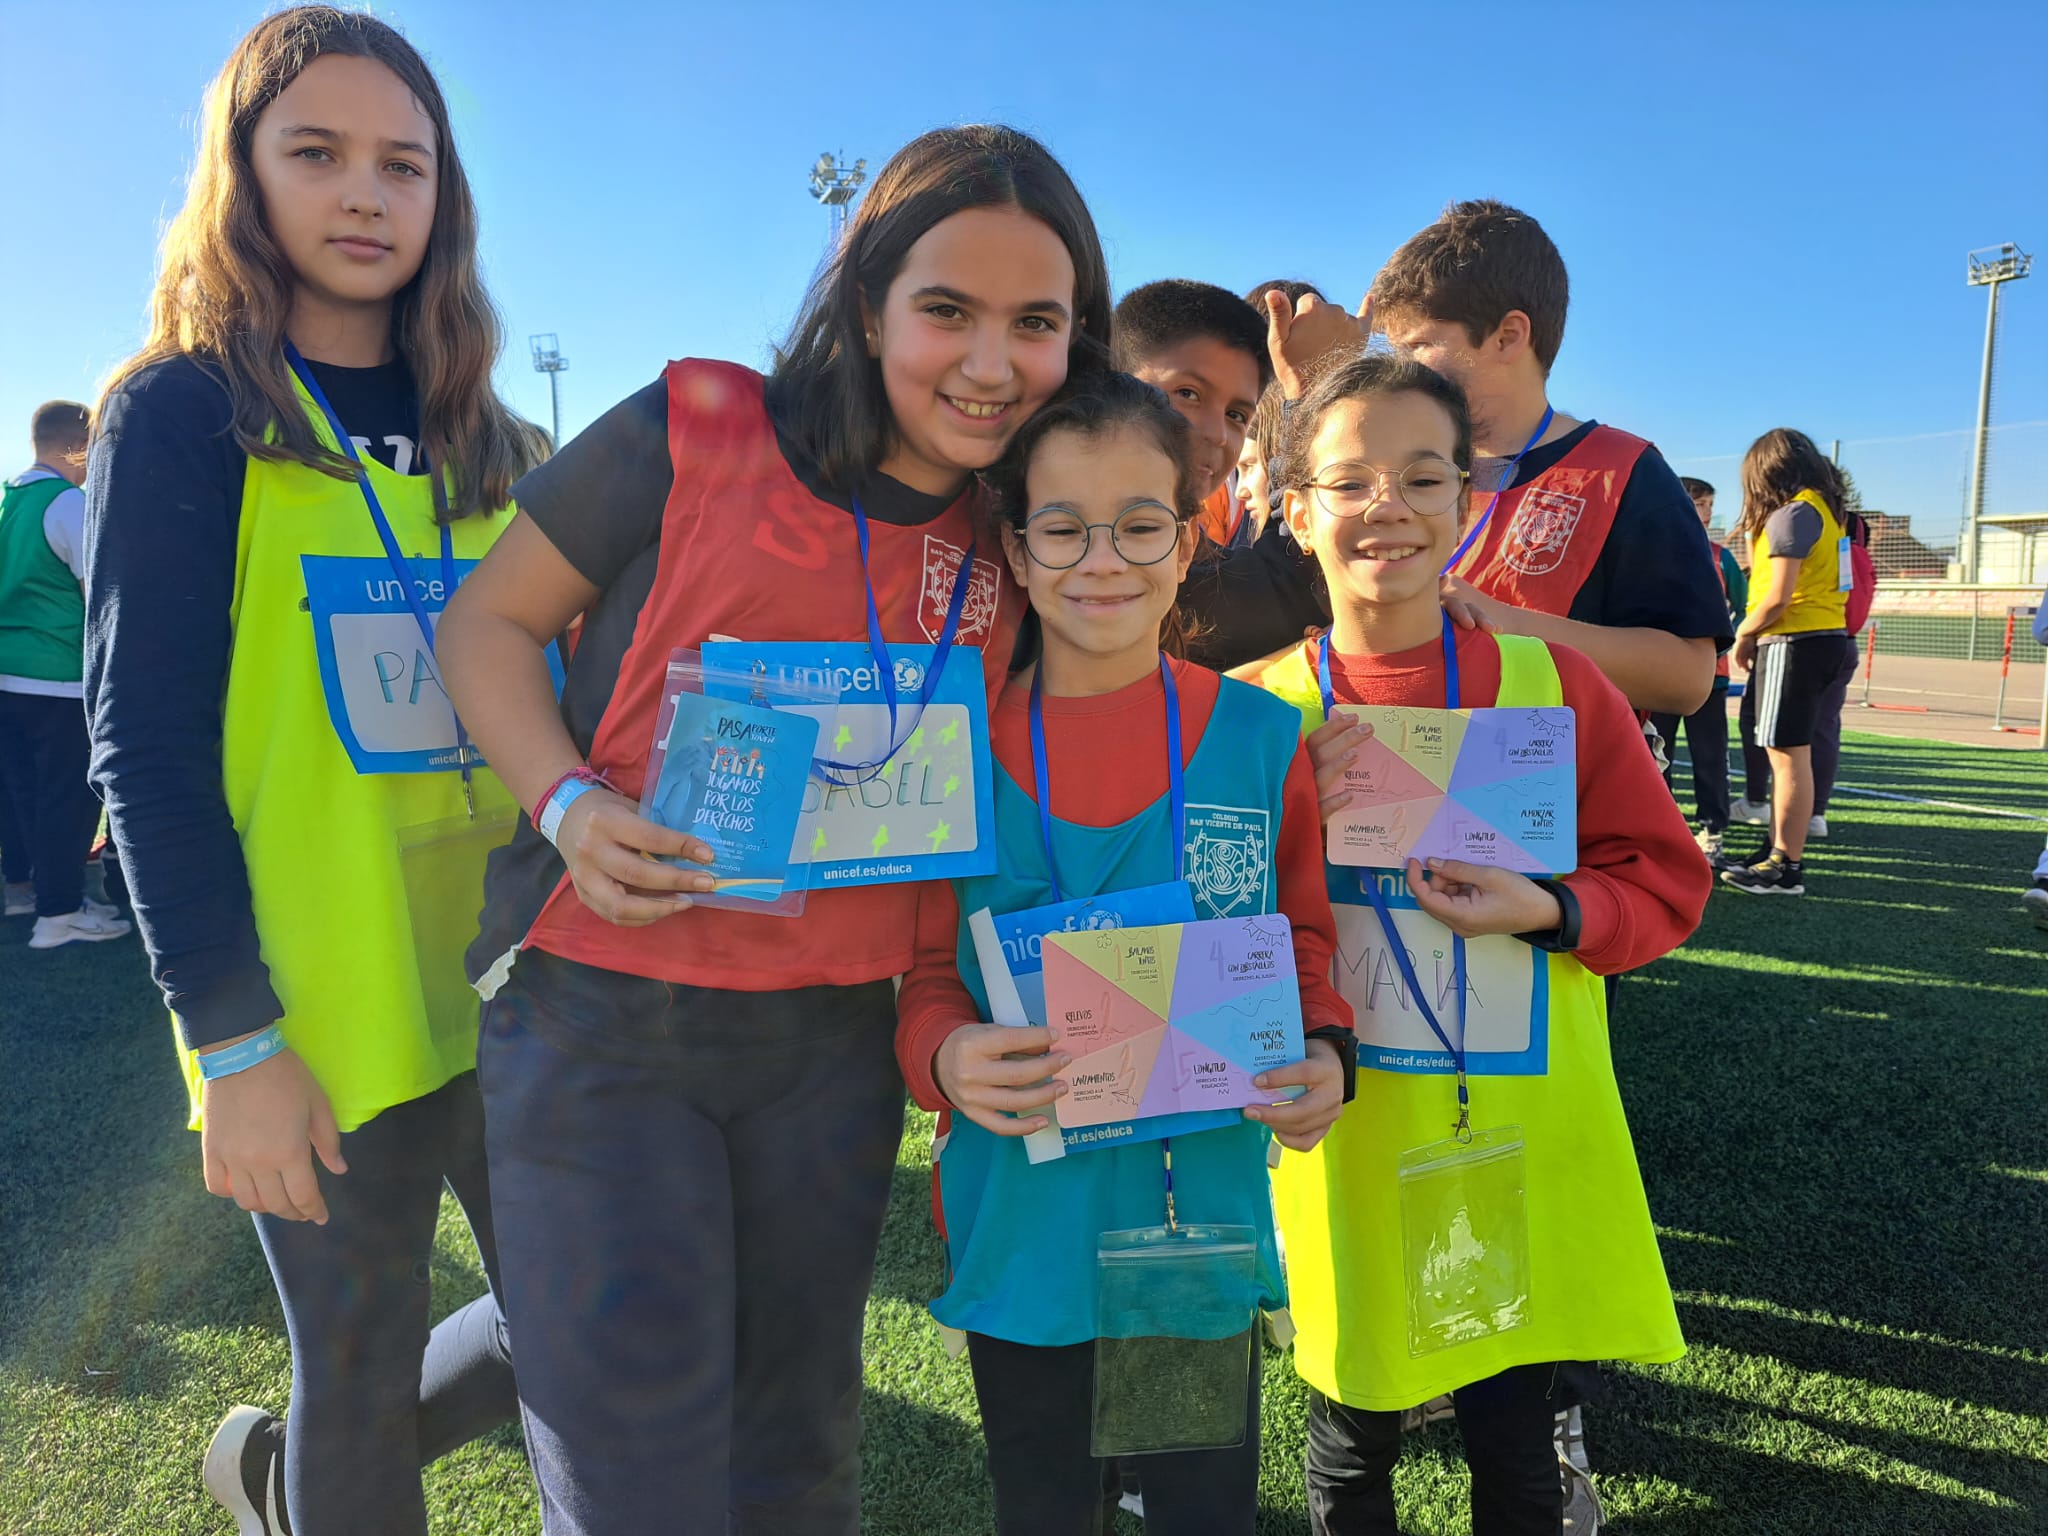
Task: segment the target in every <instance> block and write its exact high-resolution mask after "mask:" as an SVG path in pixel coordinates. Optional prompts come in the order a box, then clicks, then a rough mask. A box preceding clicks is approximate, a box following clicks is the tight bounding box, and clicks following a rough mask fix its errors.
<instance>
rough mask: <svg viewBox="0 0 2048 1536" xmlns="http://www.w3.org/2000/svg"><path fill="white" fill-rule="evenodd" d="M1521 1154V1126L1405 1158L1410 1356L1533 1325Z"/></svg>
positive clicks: (1402, 1185)
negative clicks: (1530, 1321) (1530, 1319)
mask: <svg viewBox="0 0 2048 1536" xmlns="http://www.w3.org/2000/svg"><path fill="white" fill-rule="evenodd" d="M1522 1151H1523V1148H1522V1128H1521V1127H1520V1126H1519V1125H1504V1126H1496V1127H1494V1128H1493V1129H1491V1130H1484V1131H1474V1132H1472V1133H1471V1139H1470V1140H1469V1141H1467V1140H1464V1139H1462V1138H1455V1137H1454V1138H1451V1139H1449V1140H1445V1141H1439V1142H1433V1143H1431V1144H1430V1145H1428V1146H1426V1147H1415V1148H1413V1149H1411V1150H1410V1151H1407V1152H1404V1153H1402V1154H1401V1164H1400V1189H1401V1248H1402V1256H1403V1259H1404V1261H1405V1267H1406V1270H1407V1275H1408V1353H1409V1354H1410V1355H1414V1356H1421V1355H1428V1354H1434V1353H1435V1352H1436V1351H1437V1350H1440V1349H1449V1348H1451V1347H1452V1346H1454V1345H1458V1344H1465V1343H1469V1342H1471V1341H1472V1340H1473V1339H1483V1338H1486V1337H1488V1336H1489V1335H1492V1334H1496V1333H1506V1332H1507V1331H1508V1330H1510V1329H1512V1328H1520V1327H1523V1326H1525V1325H1526V1324H1527V1323H1528V1322H1529V1314H1530V1307H1529V1216H1528V1210H1527V1207H1526V1205H1525V1204H1524V1190H1525V1187H1526V1183H1527V1180H1526V1176H1525V1171H1524V1167H1523V1156H1522Z"/></svg>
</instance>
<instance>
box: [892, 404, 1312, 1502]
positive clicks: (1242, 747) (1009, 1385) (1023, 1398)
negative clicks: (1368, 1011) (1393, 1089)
mask: <svg viewBox="0 0 2048 1536" xmlns="http://www.w3.org/2000/svg"><path fill="white" fill-rule="evenodd" d="M994 479H995V481H996V484H997V487H998V500H999V505H1000V506H1001V508H1002V512H1003V519H1004V521H1003V527H1002V538H1003V547H1004V551H1005V554H1006V556H1007V559H1008V562H1009V565H1010V569H1011V570H1012V571H1013V572H1014V573H1015V575H1016V578H1017V581H1018V583H1019V584H1020V585H1021V586H1022V587H1024V588H1025V590H1026V591H1027V592H1028V593H1029V595H1030V598H1031V606H1032V610H1033V612H1034V614H1035V616H1036V620H1037V628H1038V638H1039V645H1038V655H1037V658H1036V661H1035V662H1034V663H1033V664H1031V665H1029V666H1027V667H1026V668H1025V669H1024V670H1023V671H1021V672H1019V673H1018V674H1016V675H1015V676H1013V677H1012V678H1011V680H1010V684H1009V686H1008V688H1007V689H1006V690H1005V691H1004V693H1003V694H1002V695H1001V697H1000V698H999V700H998V701H997V705H996V708H995V710H994V712H993V716H992V720H991V725H990V733H991V736H992V739H993V747H994V756H995V761H996V827H997V838H998V843H999V846H1000V849H1001V859H1000V863H999V867H998V869H997V871H996V873H994V874H992V875H986V876H979V877H975V878H971V879H964V880H958V881H954V882H952V883H950V884H948V885H935V886H931V887H928V888H927V890H926V893H925V896H924V898H923V900H922V901H921V904H920V907H919V914H918V948H917V959H916V963H915V966H914V967H913V969H912V971H911V972H910V974H909V976H908V977H907V978H906V979H905V981H904V984H903V990H902V994H901V997H900V1000H899V1009H898V1011H899V1018H900V1025H899V1029H898V1033H897V1055H898V1058H899V1060H900V1061H901V1064H902V1067H903V1074H904V1077H905V1078H906V1079H907V1080H908V1082H909V1084H910V1088H911V1093H912V1095H913V1096H914V1097H915V1098H916V1099H917V1101H918V1102H919V1103H920V1104H922V1105H923V1106H925V1107H926V1108H928V1109H936V1110H940V1111H942V1112H943V1115H944V1118H943V1120H942V1123H941V1126H940V1133H939V1149H940V1150H939V1153H938V1196H939V1206H940V1215H941V1219H942V1224H943V1226H944V1229H945V1236H946V1245H947V1256H948V1260H949V1282H948V1284H947V1287H946V1290H945V1293H944V1294H943V1295H942V1296H940V1297H939V1298H938V1299H937V1300H936V1301H934V1302H933V1303H932V1313H933V1315H934V1316H935V1317H936V1318H937V1319H938V1320H939V1322H940V1323H941V1324H943V1325H945V1326H946V1327H947V1328H949V1329H953V1330H958V1331H959V1332H961V1333H964V1334H966V1336H967V1349H968V1354H969V1358H970V1360H971V1362H972V1365H973V1368H974V1377H975V1389H976V1395H977V1397H978V1399H979V1401H980V1404H981V1412H982V1424H983V1430H984V1433H985V1435H986V1437H987V1441H988V1459H989V1471H990V1476H991V1479H992V1481H993V1483H994V1485H995V1502H996V1521H997V1529H998V1530H999V1531H1001V1532H1004V1533H1006V1536H1007V1533H1018V1536H1024V1533H1028V1536H1067V1533H1075V1536H1080V1533H1084V1532H1095V1531H1097V1530H1099V1529H1100V1525H1099V1522H1100V1520H1101V1517H1102V1503H1103V1494H1102V1466H1101V1463H1100V1462H1099V1461H1098V1460H1097V1459H1096V1457H1095V1456H1094V1454H1093V1453H1092V1451H1091V1430H1090V1414H1091V1401H1092V1398H1093V1394H1094V1389H1095V1381H1094V1377H1095V1340H1096V1338H1097V1334H1098V1327H1097V1314H1096V1297H1097V1292H1096V1262H1097V1245H1098V1240H1099V1239H1100V1238H1101V1237H1102V1235H1103V1234H1104V1233H1105V1232H1113V1231H1120V1230H1123V1229H1131V1228H1146V1227H1155V1226H1157V1225H1158V1224H1159V1223H1160V1221H1161V1218H1162V1211H1163V1206H1162V1198H1163V1195H1162V1190H1163V1189H1164V1191H1165V1192H1166V1194H1165V1199H1166V1207H1165V1208H1164V1209H1165V1210H1166V1214H1167V1215H1168V1217H1169V1219H1177V1220H1178V1221H1180V1222H1183V1223H1223V1224H1230V1225H1236V1226H1241V1227H1244V1228H1248V1229H1250V1231H1251V1232H1252V1233H1253V1234H1255V1237H1254V1243H1255V1247H1256V1260H1255V1262H1254V1263H1253V1264H1252V1266H1251V1269H1250V1272H1249V1274H1248V1275H1247V1276H1246V1278H1245V1279H1244V1281H1243V1292H1244V1293H1243V1295H1242V1296H1239V1297H1236V1298H1234V1300H1235V1302H1237V1303H1241V1310H1239V1311H1238V1313H1237V1315H1238V1316H1239V1317H1240V1318H1242V1319H1249V1317H1250V1316H1251V1313H1252V1309H1253V1307H1254V1306H1257V1307H1261V1308H1264V1309H1265V1310H1267V1311H1269V1312H1277V1311H1280V1310H1281V1309H1282V1308H1283V1307H1284V1305H1285V1301H1286V1295H1285V1288H1284V1285H1283V1283H1282V1280H1281V1277H1280V1266H1279V1259H1278V1254H1277V1251H1276V1247H1275V1243H1274V1230H1273V1220H1272V1205H1271V1199H1270V1196H1269V1194H1268V1191H1267V1175H1266V1157H1267V1148H1268V1145H1269V1139H1270V1138H1272V1137H1277V1138H1278V1139H1279V1140H1280V1141H1281V1142H1283V1143H1285V1144H1286V1145H1289V1146H1294V1147H1298V1148H1306V1147H1310V1146H1313V1145H1314V1144H1315V1143H1316V1141H1317V1140H1319V1139H1320V1138H1321V1136H1322V1135H1323V1133H1324V1131H1325V1130H1327V1128H1328V1127H1329V1125H1330V1124H1331V1122H1332V1121H1333V1120H1334V1119H1335V1118H1336V1116H1337V1113H1338V1109H1339V1107H1340V1105H1341V1104H1342V1102H1343V1099H1344V1097H1345V1092H1346V1081H1347V1078H1348V1071H1347V1066H1348V1062H1349V1059H1350V1058H1349V1044H1350V1041H1349V1026H1350V1016H1349V1012H1348V1010H1347V1009H1346V1008H1345V1007H1344V1005H1343V1003H1342V1002H1341V1001H1340V1000H1339V999H1338V998H1337V996H1336V995H1335V993H1334V991H1333V990H1332V988H1331V986H1330V984H1329V980H1328V976H1329V966H1330V954H1331V936H1330V914H1329V904H1328V900H1327V897H1326V895H1325V893H1324V889H1323V877H1322V862H1321V855H1320V849H1319V841H1320V837H1319V829H1318V826H1317V818H1316V810H1315V791H1314V786H1313V783H1312V781H1311V778H1310V775H1309V770H1308V765H1307V762H1306V759H1305V758H1304V756H1303V754H1302V752H1301V750H1300V746H1299V743H1298V741H1297V734H1298V732H1297V719H1296V716H1295V714H1294V712H1293V711H1292V710H1291V709H1289V708H1287V707H1286V706H1285V705H1283V704H1281V703H1280V702H1279V701H1277V700H1273V699H1269V698H1267V697H1265V696H1264V695H1262V694H1261V693H1259V692H1258V691H1257V690H1255V689H1252V688H1249V687H1246V686H1244V685H1242V684H1238V683H1233V682H1228V681H1225V680H1223V679H1221V678H1218V677H1217V676H1216V675H1215V674H1214V673H1211V672H1208V671H1205V670H1203V669H1201V668H1198V667H1195V666H1192V665H1189V664H1188V663H1186V662H1183V661H1180V660H1178V659H1174V658H1172V657H1167V656H1162V655H1161V651H1160V644H1161V635H1162V628H1163V627H1164V626H1167V625H1168V623H1169V620H1170V616H1171V615H1172V612H1173V607H1174V599H1175V595H1176V593H1177V591H1178V588H1179V584H1180V579H1181V577H1182V576H1184V575H1185V574H1186V571H1187V568H1188V564H1189V561H1190V558H1191V556H1192V553H1193V549H1194V528H1193V523H1192V521H1191V520H1192V518H1193V516H1194V514H1195V511H1196V507H1197V502H1196V498H1195V496H1194V493H1193V487H1192V485H1191V480H1192V475H1191V472H1190V455H1189V452H1188V432H1187V428H1186V425H1185V423H1184V422H1183V421H1182V420H1181V418H1180V417H1179V416H1178V415H1177V414H1176V413H1175V412H1174V410H1173V408H1172V407H1171V405H1169V404H1168V403H1167V401H1166V399H1165V397H1164V396H1162V395H1160V394H1159V393H1158V392H1157V391H1156V390H1154V389H1152V388H1150V387H1149V386H1147V385H1143V384H1140V383H1138V382H1137V381H1136V380H1133V379H1130V378H1127V377H1125V376H1123V375H1111V376H1108V377H1106V378H1103V379H1100V380H1094V381H1090V382H1088V383H1087V384H1086V385H1084V386H1082V387H1081V388H1079V389H1077V390H1076V391H1075V392H1074V393H1073V394H1072V395H1070V396H1069V397H1068V398H1067V399H1065V400H1063V401H1061V402H1058V403H1056V404H1054V405H1052V406H1049V407H1047V408H1046V410H1045V411H1044V412H1042V413H1041V414H1040V415H1039V416H1037V417H1035V418H1034V419H1033V420H1032V421H1031V422H1029V423H1028V424H1027V425H1026V426H1025V427H1024V428H1023V429H1022V430H1021V431H1020V432H1019V433H1018V436H1017V440H1016V442H1015V443H1014V444H1013V445H1012V448H1011V450H1010V453H1009V454H1008V455H1007V456H1006V458H1005V460H1004V462H1003V464H1002V465H1001V466H999V468H998V470H997V471H996V473H995V475H994ZM1098 534H1099V535H1100V537H1096V535H1098ZM1173 638H1174V637H1172V636H1169V643H1171V640H1172V639H1173ZM1178 882H1185V884H1184V885H1182V886H1180V888H1179V890H1178V891H1177V892H1176V891H1175V889H1174V888H1175V886H1176V884H1177V883H1178ZM1162 893H1164V894H1162ZM1095 897H1101V898H1104V901H1103V902H1102V904H1101V910H1102V911H1107V912H1115V913H1117V914H1118V916H1119V917H1120V918H1122V919H1123V920H1124V922H1125V924H1126V925H1128V924H1130V923H1141V922H1155V921H1167V920H1186V919H1187V918H1190V917H1192V918H1197V919H1213V918H1228V917H1234V916H1243V917H1251V916H1256V915H1260V914H1270V913H1276V912H1278V913H1285V914H1286V915H1287V917H1288V918H1289V919H1290V920H1291V921H1292V924H1293V948H1294V955H1295V961H1296V965H1297V968H1298V972H1299V977H1300V990H1301V1002H1302V1015H1303V1020H1304V1027H1305V1030H1306V1033H1307V1035H1308V1045H1307V1057H1306V1059H1305V1060H1302V1061H1298V1062H1294V1063H1292V1064H1290V1065H1287V1066H1284V1067H1279V1068H1275V1069H1274V1070H1272V1071H1269V1072H1267V1073H1265V1074H1263V1075H1261V1076H1259V1077H1257V1078H1256V1079H1255V1080H1254V1081H1255V1082H1256V1084H1257V1086H1258V1087H1259V1088H1260V1089H1263V1090H1271V1091H1272V1094H1273V1099H1274V1100H1276V1101H1280V1102H1272V1103H1267V1104H1262V1105H1256V1106H1254V1107H1252V1108H1248V1109H1245V1110H1243V1111H1242V1112H1241V1113H1240V1112H1238V1111H1212V1112H1211V1113H1212V1114H1215V1115H1217V1116H1218V1117H1219V1119H1220V1121H1221V1122H1222V1123H1219V1124H1216V1125H1215V1126H1214V1127H1213V1128H1209V1129H1203V1130H1200V1131H1198V1132H1195V1133H1193V1134H1176V1135H1174V1136H1172V1137H1171V1138H1170V1141H1169V1142H1167V1143H1162V1142H1161V1141H1158V1140H1140V1141H1135V1142H1134V1143H1133V1144H1130V1145H1123V1144H1118V1145H1113V1146H1107V1147H1094V1148H1090V1147H1085V1146H1083V1145H1081V1144H1079V1143H1077V1142H1076V1141H1074V1140H1072V1139H1069V1140H1068V1141H1067V1143H1066V1145H1067V1147H1068V1148H1069V1150H1067V1151H1066V1152H1065V1154H1064V1155H1063V1156H1059V1157H1057V1158H1055V1159H1053V1160H1049V1161H1034V1160H1033V1157H1032V1153H1031V1152H1030V1150H1028V1149H1027V1142H1026V1138H1027V1137H1031V1136H1032V1135H1033V1134H1034V1133H1038V1134H1039V1135H1040V1136H1043V1135H1045V1134H1050V1135H1054V1136H1058V1135H1059V1134H1060V1133H1059V1132H1058V1131H1057V1130H1052V1129H1051V1119H1052V1111H1051V1109H1050V1106H1051V1104H1052V1102H1053V1100H1054V1098H1055V1097H1056V1096H1057V1090H1056V1089H1055V1087H1054V1086H1053V1084H1052V1083H1051V1082H1050V1081H1049V1080H1048V1075H1049V1074H1050V1073H1053V1072H1057V1071H1058V1070H1059V1069H1061V1068H1062V1067H1064V1066H1066V1065H1068V1064H1069V1063H1070V1062H1071V1060H1072V1059H1073V1058H1072V1055H1071V1054H1070V1053H1069V1052H1068V1050H1066V1049H1065V1048H1064V1047H1063V1046H1062V1043H1061V1040H1060V1037H1059V1033H1058V1031H1057V1030H1056V1029H1051V1028H1046V1027H1042V1026H1036V1025H1034V1026H1031V1027H1017V1026H1015V1025H1010V1026H1006V1025H1004V1024H1000V1023H991V1022H987V1021H989V1020H992V1019H998V1018H1001V1017H1002V1016H1003V1015H1002V1014H1001V1013H1000V1012H998V1011H995V1010H994V1009H992V1005H991V997H990V986H989V982H988V980H987V979H986V978H985V977H984V975H983V971H982V968H981V965H980V963H979V962H978V960H977V945H976V939H975V936H974V930H975V928H976V927H979V926H981V925H982V923H983V922H984V919H981V918H978V917H977V916H976V914H982V913H984V912H985V913H986V914H988V915H989V917H990V918H992V919H994V920H995V921H996V922H998V923H999V922H1000V921H1001V920H1002V919H1003V918H1005V917H1006V916H1008V915H1011V914H1017V913H1020V912H1022V911H1024V910H1027V909H1034V908H1040V907H1044V906H1047V905H1048V904H1052V903H1061V902H1068V901H1083V900H1085V899H1086V898H1095ZM1174 900H1177V901H1178V902H1179V903H1181V904H1182V905H1181V909H1180V916H1179V918H1177V919H1174V918H1168V917H1166V916H1163V915H1161V914H1162V913H1163V912H1165V911H1166V910H1168V908H1167V907H1162V906H1154V905H1152V904H1153V903H1160V902H1168V903H1170V902H1172V901H1174ZM1120 902H1121V903H1126V904H1127V905H1121V906H1120ZM1068 926H1073V925H1071V924H1070V925H1068ZM1083 926H1095V924H1093V923H1084V924H1083ZM989 931H990V932H992V931H993V930H992V929H991V930H989ZM983 942H984V944H986V943H987V942H988V940H987V939H986V938H984V941H983ZM998 942H1001V941H998ZM1027 947H1028V948H1034V949H1035V948H1037V946H1036V944H1035V943H1031V942H1029V941H1027ZM1004 981H1005V982H1006V983H1007V981H1008V978H1007V977H1005V978H1004ZM1289 1088H1293V1089H1297V1090H1304V1091H1302V1092H1301V1093H1300V1096H1299V1097H1297V1098H1295V1099H1293V1101H1292V1102H1285V1101H1284V1100H1283V1095H1282V1090H1284V1089H1289ZM1169 1147H1170V1154H1171V1156H1170V1161H1169V1160H1168V1156H1167V1152H1168V1148H1169ZM1189 1336H1190V1337H1200V1336H1201V1335H1189ZM1248 1359H1249V1364H1250V1369H1249V1370H1248V1371H1247V1372H1246V1376H1245V1379H1244V1381H1243V1384H1242V1391H1243V1392H1244V1393H1245V1394H1246V1395H1247V1398H1248V1400H1249V1403H1250V1411H1249V1414H1248V1421H1249V1427H1248V1429H1247V1431H1246V1433H1245V1437H1244V1440H1243V1443H1242V1444H1241V1445H1239V1446H1237V1447H1235V1448H1232V1449H1215V1450H1191V1451H1181V1452H1174V1453H1170V1454H1161V1455H1156V1456H1147V1457H1145V1458H1144V1460H1143V1467H1144V1489H1145V1507H1146V1521H1147V1529H1148V1530H1151V1531H1153V1532H1154V1533H1155V1536H1175V1533H1179V1532H1203V1533H1222V1532H1240V1531H1241V1532H1247V1533H1248V1532H1250V1531H1251V1529H1252V1526H1253V1521H1254V1516H1255V1514H1256V1506H1257V1481H1258V1415H1257V1371H1256V1364H1257V1362H1256V1355H1255V1352H1249V1351H1248ZM1162 1390H1164V1384H1163V1383H1162ZM1236 1390H1239V1389H1238V1388H1235V1387H1233V1388H1231V1391H1232V1392H1235V1391H1236Z"/></svg>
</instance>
